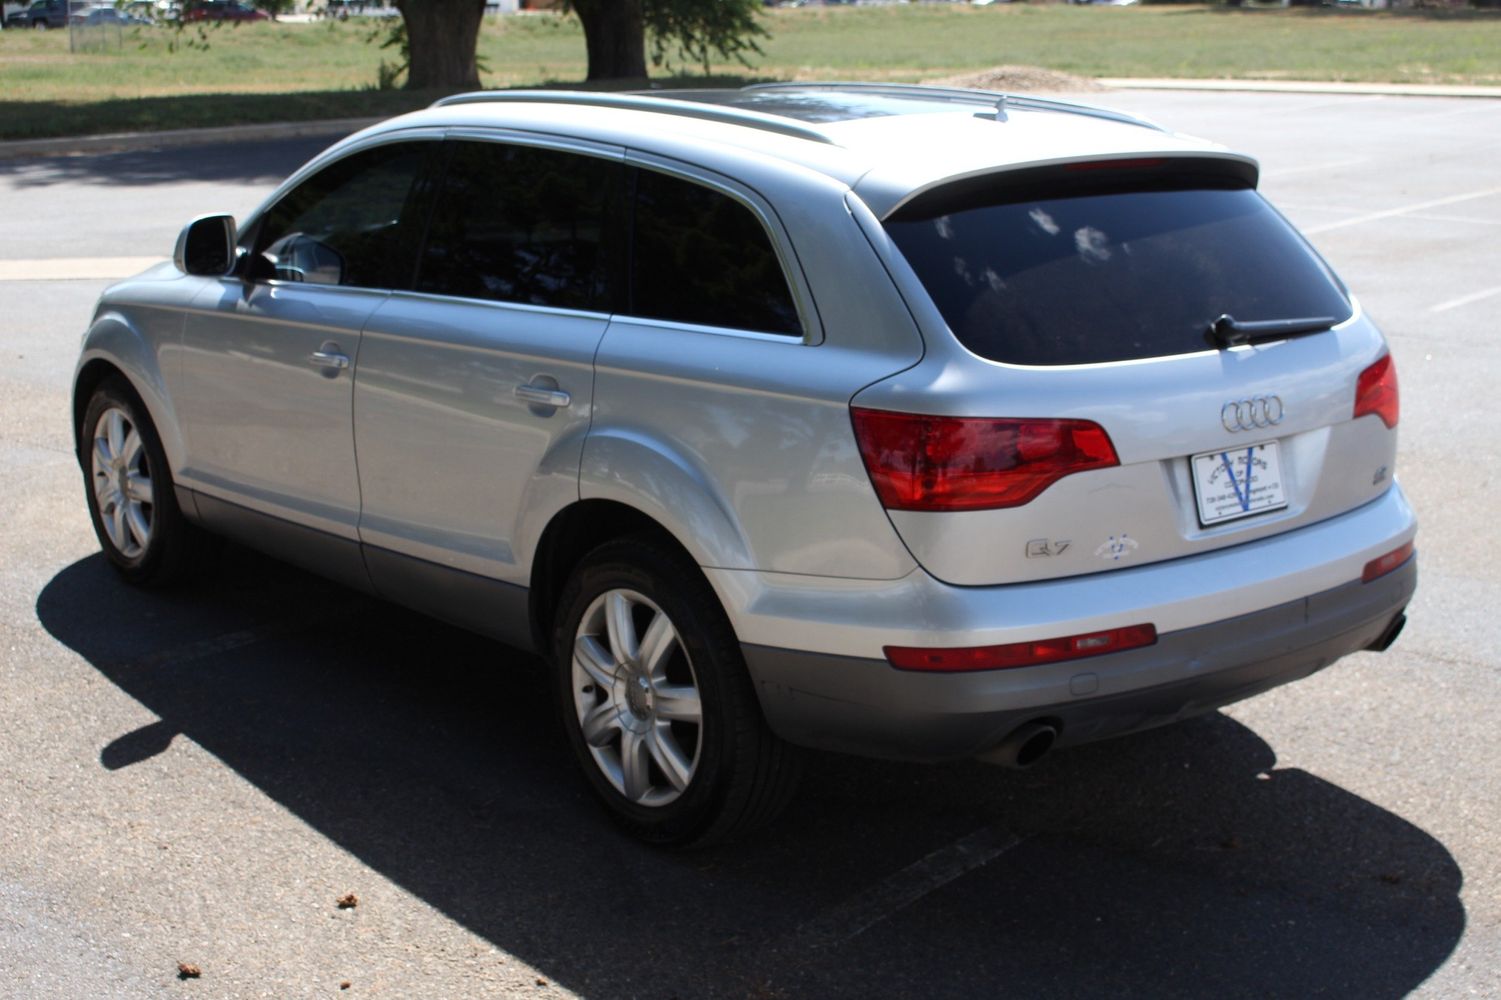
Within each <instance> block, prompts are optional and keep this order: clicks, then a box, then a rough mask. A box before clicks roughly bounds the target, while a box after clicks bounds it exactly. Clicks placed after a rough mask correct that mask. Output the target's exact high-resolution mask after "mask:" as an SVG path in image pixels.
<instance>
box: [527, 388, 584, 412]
mask: <svg viewBox="0 0 1501 1000" xmlns="http://www.w3.org/2000/svg"><path fill="white" fill-rule="evenodd" d="M516 398H517V399H519V400H521V401H522V402H523V403H532V404H533V405H536V406H553V407H557V408H559V409H561V408H562V407H565V406H567V405H568V404H569V403H571V402H573V397H572V396H570V395H568V393H566V392H564V391H563V390H562V389H554V388H552V387H551V386H546V385H532V384H531V383H528V384H526V385H518V386H517V387H516Z"/></svg>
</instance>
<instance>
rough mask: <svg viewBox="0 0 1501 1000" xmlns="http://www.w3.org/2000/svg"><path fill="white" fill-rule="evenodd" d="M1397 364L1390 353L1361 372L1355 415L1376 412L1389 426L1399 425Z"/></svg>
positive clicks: (1356, 388) (1356, 391) (1357, 381)
mask: <svg viewBox="0 0 1501 1000" xmlns="http://www.w3.org/2000/svg"><path fill="white" fill-rule="evenodd" d="M1398 409H1399V407H1398V403H1397V366H1396V365H1395V364H1394V363H1393V362H1392V356H1391V355H1390V354H1385V355H1382V357H1381V360H1380V361H1377V362H1376V363H1375V364H1373V365H1371V366H1370V367H1369V368H1367V369H1366V370H1365V371H1363V372H1361V373H1360V378H1359V379H1357V380H1356V382H1355V416H1357V417H1363V416H1365V415H1366V414H1367V413H1374V414H1376V416H1378V417H1380V418H1381V422H1382V423H1383V424H1386V426H1388V427H1395V426H1397V411H1398Z"/></svg>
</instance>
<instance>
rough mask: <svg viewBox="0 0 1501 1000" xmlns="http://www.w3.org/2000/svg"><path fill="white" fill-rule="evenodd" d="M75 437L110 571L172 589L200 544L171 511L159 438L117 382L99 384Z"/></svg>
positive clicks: (191, 565) (196, 560)
mask: <svg viewBox="0 0 1501 1000" xmlns="http://www.w3.org/2000/svg"><path fill="white" fill-rule="evenodd" d="M80 433H81V434H82V440H81V441H80V442H79V454H80V455H82V456H83V474H84V480H85V482H86V487H87V495H88V504H89V517H90V519H91V520H92V521H93V525H94V534H95V535H96V536H98V538H99V545H100V548H102V549H103V550H104V555H105V557H106V558H107V559H108V560H109V561H110V564H111V565H112V566H114V567H115V569H116V570H117V571H119V573H120V575H121V576H123V577H125V579H126V580H128V581H129V582H131V583H134V584H138V585H141V586H158V585H163V584H168V583H172V582H175V581H176V580H179V579H181V578H183V577H184V576H186V575H188V574H189V573H190V572H191V571H192V570H193V569H195V568H197V566H198V565H199V564H200V563H201V562H202V560H203V558H204V554H205V550H206V549H207V547H208V546H207V543H206V539H205V538H204V536H203V535H202V533H201V532H200V531H199V530H198V529H197V528H195V527H193V525H191V524H189V523H188V522H187V520H186V519H185V518H184V517H183V516H182V511H181V510H179V509H178V506H177V495H176V492H175V490H174V488H173V485H172V473H171V472H170V471H169V470H168V468H167V457H166V454H165V453H164V452H163V451H162V445H161V439H160V438H159V437H158V436H157V433H156V428H155V427H153V426H152V425H151V420H150V418H149V417H147V416H146V410H145V407H144V406H142V405H141V403H140V401H139V400H138V399H137V398H136V396H135V393H133V392H131V390H130V387H129V386H128V385H127V384H126V383H125V382H124V381H123V380H121V379H119V378H110V379H106V380H105V381H103V382H101V383H100V385H99V387H98V388H97V389H96V390H95V391H94V395H93V396H92V397H90V399H89V405H88V409H87V410H86V411H85V412H84V418H83V426H82V428H81V429H80Z"/></svg>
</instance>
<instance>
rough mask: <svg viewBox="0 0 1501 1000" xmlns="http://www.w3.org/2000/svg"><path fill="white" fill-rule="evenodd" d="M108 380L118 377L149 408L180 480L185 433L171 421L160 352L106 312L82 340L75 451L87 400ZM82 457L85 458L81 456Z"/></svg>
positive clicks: (119, 317)
mask: <svg viewBox="0 0 1501 1000" xmlns="http://www.w3.org/2000/svg"><path fill="white" fill-rule="evenodd" d="M110 376H118V377H119V378H120V379H121V380H123V381H124V383H125V384H126V385H127V386H128V387H129V389H130V391H131V393H132V394H134V396H135V398H136V400H137V401H139V402H140V404H141V406H142V407H144V408H145V410H146V415H147V416H148V417H149V418H150V420H151V425H152V426H153V427H154V428H155V429H156V433H157V437H158V438H160V439H161V442H162V451H164V452H165V453H166V455H167V465H168V468H169V471H171V472H172V474H173V478H174V479H175V478H176V475H177V470H178V469H180V468H181V467H182V462H183V457H184V453H185V452H184V445H183V440H182V431H181V429H180V428H179V427H178V426H177V421H176V420H175V419H173V408H172V404H171V402H170V398H171V397H170V396H169V395H168V393H167V386H166V382H165V379H164V378H163V376H162V371H161V366H160V363H159V359H158V356H157V352H156V351H155V350H153V349H152V348H151V346H150V345H149V344H148V343H147V341H146V338H145V337H144V336H142V335H141V333H140V332H139V331H138V330H136V329H135V328H134V327H133V325H132V324H131V323H130V322H129V321H128V320H127V319H126V317H124V316H122V315H120V314H118V313H104V314H102V315H101V316H99V318H97V319H96V320H95V321H94V325H93V326H92V327H90V328H89V332H88V336H87V337H85V339H84V350H83V356H82V357H81V358H80V359H79V362H78V368H77V370H76V372H75V374H74V376H73V447H74V450H75V452H76V451H77V449H78V447H79V438H80V435H81V432H82V429H83V415H84V412H85V411H86V410H87V409H88V406H89V398H90V397H91V396H92V395H93V394H94V391H95V390H96V389H98V388H99V385H100V384H101V383H102V382H104V380H105V379H107V378H109V377H110ZM80 458H81V456H80Z"/></svg>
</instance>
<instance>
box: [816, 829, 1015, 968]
mask: <svg viewBox="0 0 1501 1000" xmlns="http://www.w3.org/2000/svg"><path fill="white" fill-rule="evenodd" d="M1021 843H1022V838H1021V837H1018V836H1017V835H1016V834H1014V833H1010V832H1008V831H1006V830H1000V829H997V828H995V827H990V826H987V827H982V828H981V829H979V830H976V831H975V832H974V833H971V834H969V835H968V836H966V837H962V838H960V839H959V840H956V841H954V842H953V843H952V844H949V845H948V846H947V847H940V848H939V849H938V850H936V851H934V852H933V853H932V854H929V855H928V856H927V857H925V858H922V859H921V860H919V861H915V862H913V863H912V864H910V865H908V866H907V867H906V868H903V869H902V870H901V871H899V872H896V873H895V874H893V875H890V876H888V877H887V878H885V879H884V880H882V881H881V882H880V883H878V884H876V885H874V886H871V887H870V888H869V889H867V890H865V891H864V892H862V893H860V894H859V895H856V896H854V897H852V898H850V899H848V900H846V901H844V902H843V903H840V904H839V905H838V906H835V907H834V908H833V909H831V910H826V911H824V912H823V913H821V914H819V915H818V916H816V917H814V918H813V919H812V920H809V921H808V922H807V923H805V924H803V925H802V926H801V927H799V928H798V929H797V931H796V932H795V933H794V935H793V937H794V938H796V939H797V940H798V941H799V942H800V943H801V944H802V945H803V946H805V947H810V948H824V947H829V946H831V945H838V944H843V943H844V942H846V941H848V940H850V939H851V938H854V937H857V936H858V935H860V934H861V933H863V932H864V931H865V930H867V929H869V928H870V927H872V926H874V925H875V924H878V923H880V922H881V921H882V920H885V919H886V918H887V917H889V916H891V915H892V914H893V913H896V912H897V911H898V910H901V909H904V908H906V907H908V906H911V905H912V904H913V903H915V902H917V901H918V900H920V899H922V898H923V897H924V896H927V895H928V894H929V893H931V892H933V891H934V890H936V889H940V888H942V887H943V886H945V885H948V884H949V883H950V882H952V881H954V880H955V879H957V878H959V877H960V876H962V875H965V874H967V873H969V872H971V871H973V870H975V869H976V868H980V867H982V866H984V865H987V864H989V863H990V862H991V861H994V860H995V859H996V858H998V857H1000V856H1001V855H1002V854H1005V853H1006V852H1007V851H1009V850H1011V849H1012V848H1013V847H1016V846H1017V845H1019V844H1021Z"/></svg>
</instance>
